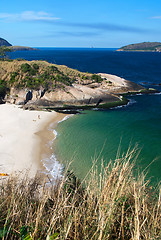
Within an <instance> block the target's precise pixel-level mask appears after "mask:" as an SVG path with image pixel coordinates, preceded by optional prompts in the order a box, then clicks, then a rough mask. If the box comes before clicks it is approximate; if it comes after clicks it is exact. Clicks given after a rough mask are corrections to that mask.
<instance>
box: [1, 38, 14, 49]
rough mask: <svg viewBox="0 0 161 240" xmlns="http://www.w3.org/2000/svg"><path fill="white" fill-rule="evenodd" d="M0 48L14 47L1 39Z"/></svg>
mask: <svg viewBox="0 0 161 240" xmlns="http://www.w3.org/2000/svg"><path fill="white" fill-rule="evenodd" d="M0 46H7V47H9V46H12V44H10V43H9V42H7V41H6V40H5V39H3V38H0Z"/></svg>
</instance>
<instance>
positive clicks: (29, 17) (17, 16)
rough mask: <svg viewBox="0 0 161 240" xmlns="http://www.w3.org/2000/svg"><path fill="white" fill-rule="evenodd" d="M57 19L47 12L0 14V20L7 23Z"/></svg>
mask: <svg viewBox="0 0 161 240" xmlns="http://www.w3.org/2000/svg"><path fill="white" fill-rule="evenodd" d="M57 19H59V18H56V17H53V15H52V14H49V13H47V12H34V11H25V12H22V13H13V14H9V13H0V20H7V21H44V22H45V21H55V20H57Z"/></svg>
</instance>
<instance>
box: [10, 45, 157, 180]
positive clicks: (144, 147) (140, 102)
mask: <svg viewBox="0 0 161 240" xmlns="http://www.w3.org/2000/svg"><path fill="white" fill-rule="evenodd" d="M115 50H116V49H95V48H89V49H88V48H39V50H38V51H17V52H13V53H10V56H11V58H24V59H27V60H47V61H49V62H51V63H56V64H62V65H67V66H68V67H71V68H75V69H78V70H80V71H84V72H91V73H100V72H101V73H109V74H114V75H117V76H120V77H123V78H125V79H127V80H130V81H133V82H136V83H138V84H142V85H143V86H144V87H146V88H148V87H152V88H156V89H158V90H159V91H161V86H160V85H159V84H160V83H161V53H158V52H116V51H115ZM128 98H129V100H130V103H129V104H128V105H127V106H124V107H121V108H120V107H118V108H113V109H108V110H105V111H84V112H82V114H79V115H74V116H72V117H70V118H68V120H66V121H63V122H61V123H59V124H58V126H57V128H56V129H55V131H56V132H57V138H56V140H55V141H54V144H53V153H54V155H53V156H54V157H53V156H52V158H51V159H50V161H49V164H50V165H52V161H55V159H57V160H58V161H59V162H60V163H61V164H63V165H64V166H66V165H67V164H68V163H69V162H71V165H70V168H71V169H72V170H73V171H74V173H75V174H76V175H77V176H79V177H80V178H83V177H84V176H85V175H86V174H87V172H88V171H89V169H90V167H91V166H92V163H93V160H94V159H96V158H98V160H97V164H98V169H99V167H100V164H101V161H102V159H103V161H104V163H105V164H106V163H108V162H109V160H112V161H113V160H114V159H115V157H116V155H117V151H118V148H119V147H120V154H123V153H124V152H126V151H127V149H128V148H129V147H134V146H136V144H137V145H138V148H139V149H140V154H139V156H138V159H137V160H136V169H137V170H138V171H139V172H140V171H142V170H144V169H146V171H148V174H147V177H150V178H151V181H152V182H153V183H157V182H159V181H160V180H161V95H160V94H151V95H138V96H130V97H128ZM50 169H51V171H52V168H50Z"/></svg>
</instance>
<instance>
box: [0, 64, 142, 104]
mask: <svg viewBox="0 0 161 240" xmlns="http://www.w3.org/2000/svg"><path fill="white" fill-rule="evenodd" d="M0 79H1V80H0V94H1V99H2V98H3V101H5V102H9V103H14V104H18V105H31V104H32V105H35V106H52V107H55V108H62V107H64V106H65V105H68V106H87V105H88V106H97V107H98V106H100V105H101V104H106V103H113V102H118V104H121V101H122V97H121V94H123V93H127V92H138V91H143V90H144V88H143V87H142V86H140V85H138V84H136V83H132V82H130V81H127V80H125V79H123V78H120V77H117V76H114V75H110V74H103V73H99V74H91V73H83V72H80V71H78V70H75V69H71V68H68V67H66V66H63V65H56V64H50V63H48V62H46V61H30V62H29V61H25V60H21V61H18V60H9V61H0Z"/></svg>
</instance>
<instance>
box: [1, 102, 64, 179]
mask: <svg viewBox="0 0 161 240" xmlns="http://www.w3.org/2000/svg"><path fill="white" fill-rule="evenodd" d="M63 117H64V115H63V114H58V113H56V112H45V111H28V110H23V109H21V108H20V107H19V106H17V105H13V104H2V105H0V173H6V174H11V173H13V172H22V173H23V172H24V173H25V172H26V170H29V175H30V176H34V175H35V174H36V173H37V171H38V170H40V169H41V168H42V164H41V161H40V160H41V159H42V155H43V154H46V155H47V151H48V150H49V147H47V145H48V141H49V140H51V139H52V138H54V134H53V131H51V130H50V129H49V126H50V125H51V123H52V124H53V125H52V127H54V126H56V124H57V123H58V121H60V120H61V119H62V118H63ZM48 154H49V153H48Z"/></svg>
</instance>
